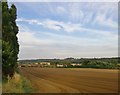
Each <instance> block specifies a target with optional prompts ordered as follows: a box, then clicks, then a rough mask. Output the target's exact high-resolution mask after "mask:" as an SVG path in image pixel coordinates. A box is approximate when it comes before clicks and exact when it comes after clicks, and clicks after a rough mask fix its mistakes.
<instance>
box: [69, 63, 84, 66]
mask: <svg viewBox="0 0 120 95" xmlns="http://www.w3.org/2000/svg"><path fill="white" fill-rule="evenodd" d="M81 65H82V64H79V63H71V66H81Z"/></svg>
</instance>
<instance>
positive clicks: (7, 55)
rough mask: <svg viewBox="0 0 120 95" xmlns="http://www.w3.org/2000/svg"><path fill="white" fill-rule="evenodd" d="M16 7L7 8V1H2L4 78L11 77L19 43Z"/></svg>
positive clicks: (15, 63)
mask: <svg viewBox="0 0 120 95" xmlns="http://www.w3.org/2000/svg"><path fill="white" fill-rule="evenodd" d="M16 11H17V10H16V7H15V5H14V4H12V5H11V8H8V4H7V2H2V75H3V78H4V79H7V77H8V76H10V77H13V75H14V72H15V68H16V67H17V58H18V57H17V55H18V52H19V44H18V39H17V36H16V35H17V33H18V27H17V25H16V18H17V15H16Z"/></svg>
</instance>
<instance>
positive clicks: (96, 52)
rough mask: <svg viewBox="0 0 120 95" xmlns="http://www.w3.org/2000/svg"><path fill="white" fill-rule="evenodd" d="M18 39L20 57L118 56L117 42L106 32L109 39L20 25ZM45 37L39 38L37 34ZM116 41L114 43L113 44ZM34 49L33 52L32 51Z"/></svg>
mask: <svg viewBox="0 0 120 95" xmlns="http://www.w3.org/2000/svg"><path fill="white" fill-rule="evenodd" d="M19 27H20V31H19V33H18V35H17V36H18V40H19V43H20V54H19V59H30V58H65V57H69V56H73V57H78V58H80V57H101V56H117V50H118V49H117V43H116V44H115V42H116V41H115V40H113V42H112V40H110V38H111V37H112V38H115V37H114V36H113V35H112V34H105V35H106V38H105V39H109V41H108V40H103V38H101V40H99V39H94V38H89V37H88V38H84V37H79V38H78V37H74V36H67V35H59V34H54V33H51V32H40V31H37V32H36V31H34V32H33V30H31V29H29V28H28V27H27V26H20V25H19ZM39 34H40V35H41V36H42V35H43V34H44V36H45V38H44V39H43V38H38V37H37V36H36V35H39ZM113 43H114V44H113ZM31 51H32V52H31Z"/></svg>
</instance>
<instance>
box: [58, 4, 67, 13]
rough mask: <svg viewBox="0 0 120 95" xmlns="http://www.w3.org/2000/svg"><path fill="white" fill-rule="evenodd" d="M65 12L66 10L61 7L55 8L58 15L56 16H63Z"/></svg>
mask: <svg viewBox="0 0 120 95" xmlns="http://www.w3.org/2000/svg"><path fill="white" fill-rule="evenodd" d="M66 12H67V11H66V9H65V8H64V7H62V6H58V7H57V8H56V13H58V14H65V13H66Z"/></svg>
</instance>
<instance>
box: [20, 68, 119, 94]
mask: <svg viewBox="0 0 120 95" xmlns="http://www.w3.org/2000/svg"><path fill="white" fill-rule="evenodd" d="M20 73H21V74H22V75H24V76H25V77H26V78H27V79H28V80H30V82H31V84H32V86H33V88H35V89H36V91H35V92H37V93H117V92H118V71H117V70H108V69H85V68H38V67H21V68H20ZM33 93H34V92H33Z"/></svg>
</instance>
